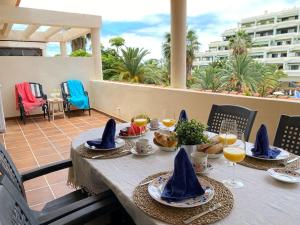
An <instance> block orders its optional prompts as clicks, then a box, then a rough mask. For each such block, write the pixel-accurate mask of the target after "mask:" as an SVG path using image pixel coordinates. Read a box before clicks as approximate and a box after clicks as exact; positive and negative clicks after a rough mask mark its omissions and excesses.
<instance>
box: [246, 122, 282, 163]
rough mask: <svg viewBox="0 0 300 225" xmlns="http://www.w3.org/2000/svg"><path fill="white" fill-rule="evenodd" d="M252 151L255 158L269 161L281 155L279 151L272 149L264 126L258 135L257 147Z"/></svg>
mask: <svg viewBox="0 0 300 225" xmlns="http://www.w3.org/2000/svg"><path fill="white" fill-rule="evenodd" d="M251 151H252V154H253V156H256V157H262V158H267V159H275V158H276V157H277V156H278V155H279V154H280V150H279V149H276V148H270V146H269V137H268V131H267V128H266V126H265V125H264V124H262V125H261V126H260V128H259V130H258V132H257V134H256V140H255V145H254V148H252V149H251Z"/></svg>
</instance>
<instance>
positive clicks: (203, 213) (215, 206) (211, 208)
mask: <svg viewBox="0 0 300 225" xmlns="http://www.w3.org/2000/svg"><path fill="white" fill-rule="evenodd" d="M221 206H222V202H219V203H217V204H215V205H213V206H212V207H210V208H209V209H208V210H206V211H204V212H202V213H200V214H198V215H195V216H192V217H191V218H189V219H186V220H184V221H183V223H184V224H189V223H191V222H193V221H194V220H196V219H198V218H200V217H201V216H204V215H206V214H207V213H210V212H212V211H214V210H217V209H218V208H220V207H221Z"/></svg>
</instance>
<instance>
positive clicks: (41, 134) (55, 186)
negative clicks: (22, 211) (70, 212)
mask: <svg viewBox="0 0 300 225" xmlns="http://www.w3.org/2000/svg"><path fill="white" fill-rule="evenodd" d="M108 119H109V117H107V116H105V115H103V114H101V113H98V112H96V111H92V115H91V116H88V113H87V112H86V113H85V114H82V113H81V112H73V114H72V117H71V118H70V119H69V118H67V117H66V118H65V119H64V118H59V117H57V118H55V120H54V121H51V122H48V121H47V120H46V119H44V118H43V117H32V118H31V119H28V120H27V123H26V125H24V124H23V123H21V122H20V121H19V120H17V119H10V120H7V121H6V125H7V132H6V133H5V134H1V135H0V141H1V143H2V144H3V145H4V146H5V147H6V149H7V150H8V152H9V154H10V156H11V157H12V159H13V161H14V163H15V164H16V166H17V169H18V170H19V171H20V172H23V171H26V170H29V169H32V168H35V167H39V166H42V165H45V164H47V163H52V162H55V161H59V160H62V159H68V158H69V156H70V143H71V141H72V138H74V137H76V136H77V135H78V134H79V133H81V132H83V131H85V130H88V129H91V128H95V127H100V126H103V125H105V123H106V121H107V120H108ZM67 174H68V170H67V169H65V170H62V171H59V172H56V173H52V174H49V175H46V176H43V177H40V178H37V179H33V180H31V181H28V182H25V190H26V196H27V200H28V203H29V205H30V207H31V208H33V209H36V210H39V209H41V208H42V207H43V206H44V204H45V203H46V202H48V201H50V200H52V199H54V198H58V197H60V196H62V195H64V194H66V193H68V192H70V191H72V189H71V188H70V187H68V186H67V185H66V181H67Z"/></svg>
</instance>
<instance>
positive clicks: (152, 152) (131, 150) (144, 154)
mask: <svg viewBox="0 0 300 225" xmlns="http://www.w3.org/2000/svg"><path fill="white" fill-rule="evenodd" d="M130 152H131V153H132V154H134V155H138V156H146V155H152V154H154V153H155V150H154V149H153V148H152V150H151V151H149V152H145V153H138V152H137V151H136V149H135V147H133V148H132V149H130Z"/></svg>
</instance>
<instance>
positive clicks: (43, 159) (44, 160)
mask: <svg viewBox="0 0 300 225" xmlns="http://www.w3.org/2000/svg"><path fill="white" fill-rule="evenodd" d="M60 160H62V157H60V156H59V155H58V154H57V153H55V154H51V155H46V156H39V157H37V161H38V162H39V164H40V165H45V164H49V163H53V162H57V161H60Z"/></svg>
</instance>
